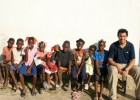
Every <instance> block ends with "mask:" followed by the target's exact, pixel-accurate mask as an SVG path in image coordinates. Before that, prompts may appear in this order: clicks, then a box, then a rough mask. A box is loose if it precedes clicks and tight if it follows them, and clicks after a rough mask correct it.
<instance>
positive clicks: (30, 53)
mask: <svg viewBox="0 0 140 100" xmlns="http://www.w3.org/2000/svg"><path fill="white" fill-rule="evenodd" d="M36 53H37V48H36V47H33V49H32V50H31V49H29V50H28V61H27V62H25V65H26V66H30V65H31V64H32V62H33V60H34V56H35V54H36ZM22 54H23V55H25V49H24V52H23V53H22Z"/></svg>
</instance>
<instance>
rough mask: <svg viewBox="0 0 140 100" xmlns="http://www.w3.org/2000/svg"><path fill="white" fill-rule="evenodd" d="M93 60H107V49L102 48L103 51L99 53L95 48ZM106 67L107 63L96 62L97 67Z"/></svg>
mask: <svg viewBox="0 0 140 100" xmlns="http://www.w3.org/2000/svg"><path fill="white" fill-rule="evenodd" d="M94 55H95V61H96V60H97V61H98V62H102V61H103V62H107V60H108V51H106V50H104V53H102V54H101V52H100V51H99V50H96V51H95V53H94ZM101 66H103V67H107V63H104V64H103V65H100V64H98V67H101Z"/></svg>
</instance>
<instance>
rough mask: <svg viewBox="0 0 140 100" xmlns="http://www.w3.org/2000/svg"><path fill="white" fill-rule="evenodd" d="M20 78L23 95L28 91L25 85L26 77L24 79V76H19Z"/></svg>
mask: <svg viewBox="0 0 140 100" xmlns="http://www.w3.org/2000/svg"><path fill="white" fill-rule="evenodd" d="M19 77H20V83H21V86H22V93H23V94H25V93H26V90H25V84H24V77H23V74H21V73H20V74H19Z"/></svg>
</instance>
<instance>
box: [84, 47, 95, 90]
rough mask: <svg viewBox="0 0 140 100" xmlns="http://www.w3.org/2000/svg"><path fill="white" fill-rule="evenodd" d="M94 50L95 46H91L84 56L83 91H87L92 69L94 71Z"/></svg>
mask: <svg viewBox="0 0 140 100" xmlns="http://www.w3.org/2000/svg"><path fill="white" fill-rule="evenodd" d="M95 50H96V46H95V45H91V46H90V47H89V49H88V53H87V54H86V61H85V63H86V64H85V66H86V84H85V89H86V90H88V87H89V86H88V84H89V82H90V79H91V76H92V75H93V69H94V57H93V56H94V52H95Z"/></svg>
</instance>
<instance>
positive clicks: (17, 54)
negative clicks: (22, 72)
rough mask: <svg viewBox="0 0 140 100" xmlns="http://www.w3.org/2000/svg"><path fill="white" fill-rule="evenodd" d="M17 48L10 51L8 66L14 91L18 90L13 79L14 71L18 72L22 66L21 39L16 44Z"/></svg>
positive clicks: (22, 43)
mask: <svg viewBox="0 0 140 100" xmlns="http://www.w3.org/2000/svg"><path fill="white" fill-rule="evenodd" d="M16 45H17V47H16V48H13V51H12V55H13V56H12V65H11V66H10V74H11V77H12V79H13V81H14V84H15V88H16V90H17V89H18V83H17V80H16V78H15V71H18V70H19V69H20V67H21V64H22V61H23V59H22V46H23V45H24V41H23V39H21V38H19V39H18V40H17V43H16Z"/></svg>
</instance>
